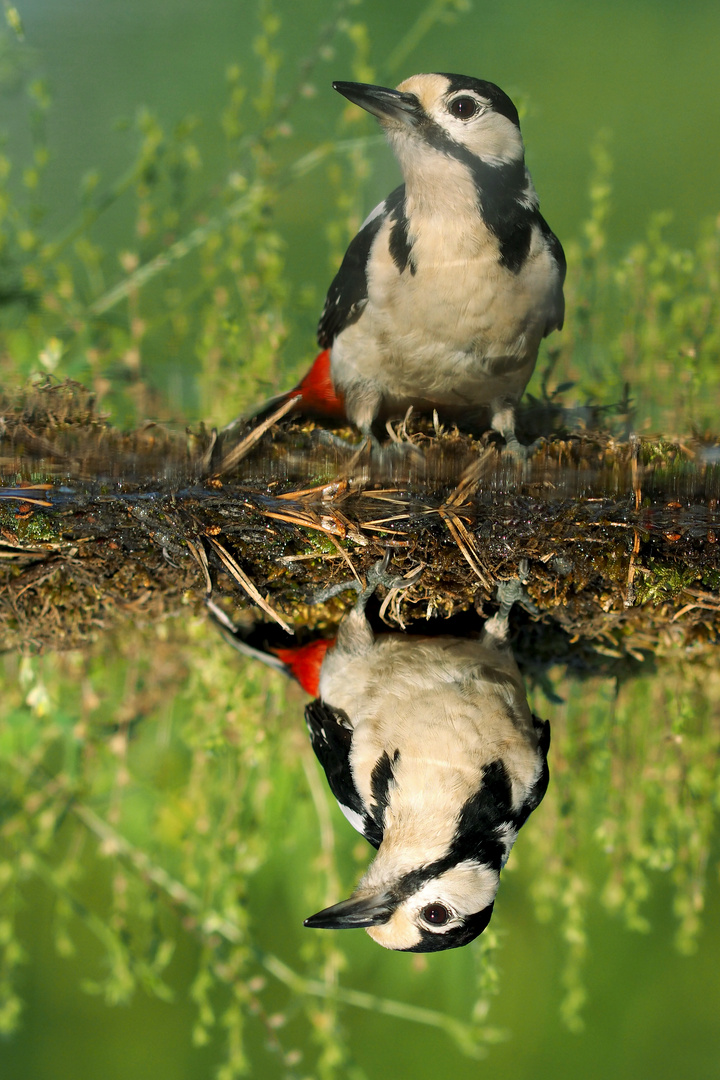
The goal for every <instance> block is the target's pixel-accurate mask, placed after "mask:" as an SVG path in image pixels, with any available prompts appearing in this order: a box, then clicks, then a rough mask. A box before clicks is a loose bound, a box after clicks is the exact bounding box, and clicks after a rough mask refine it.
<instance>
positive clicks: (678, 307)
mask: <svg viewBox="0 0 720 1080" xmlns="http://www.w3.org/2000/svg"><path fill="white" fill-rule="evenodd" d="M592 157H593V166H594V173H593V176H592V178H591V182H590V191H589V195H590V213H589V216H588V219H587V221H586V223H585V225H584V227H583V231H582V235H581V237H580V238H579V239H578V240H576V241H572V242H571V243H568V244H566V245H565V247H566V254H567V258H568V278H567V284H566V289H565V294H566V300H567V319H566V323H565V327H564V328H563V331H562V334H560V335H558V336H557V337H553V338H551V340H550V350H549V353H550V358H551V366H552V370H553V376H554V377H555V379H556V381H557V383H559V384H563V383H566V382H567V381H569V382H570V383H571V384H574V385H575V392H576V394H577V395H578V396H579V403H581V404H584V403H585V402H592V403H593V404H598V403H599V404H605V405H610V404H612V403H616V402H621V401H624V400H626V399H627V397H628V395H629V396H630V399H631V401H632V407H633V417H632V419H633V426H636V428H637V430H639V431H647V430H656V431H659V432H661V433H662V434H663V435H665V436H666V437H669V438H671V437H673V436H677V435H682V434H684V433H685V432H687V431H689V430H690V429H691V428H695V429H697V430H699V431H700V432H704V431H711V432H712V431H716V429H717V411H718V394H717V365H718V360H719V359H720V287H719V286H720V216H718V217H717V218H716V219H715V220H712V221H708V222H706V223H705V224H704V226H703V227H702V229H701V232H700V236H699V239H698V241H697V244H696V245H695V247H694V248H693V249H678V248H675V247H673V245H672V244H671V243H670V241H669V240H668V239H667V238H666V229H667V227H668V225H669V224H670V222H671V220H672V215H671V214H669V213H661V214H656V215H654V216H653V217H652V219H651V221H650V223H649V224H648V226H647V229H646V235H645V239H644V240H642V241H640V242H638V243H635V244H633V245H632V246H631V248H630V250H629V251H627V252H626V253H625V254H623V255H621V256H620V257H619V258H618V257H616V256H613V254H612V253H611V252H609V251H608V243H607V232H608V221H609V218H610V213H611V203H612V157H611V154H610V149H609V136H608V135H607V133H604V134H602V135H601V136H600V137H599V138H598V140H597V141H596V143H595V145H594V147H593V148H592ZM539 378H541V375H540V373H537V374H536V376H535V379H536V380H537V379H539ZM533 386H534V383H531V384H530V389H531V391H532V389H533ZM669 387H671V388H672V394H671V396H670V398H669V396H668V388H669ZM567 389H568V388H567V387H566V388H565V390H566V394H565V396H566V397H567Z"/></svg>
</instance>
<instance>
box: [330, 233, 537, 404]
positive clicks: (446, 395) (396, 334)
mask: <svg viewBox="0 0 720 1080" xmlns="http://www.w3.org/2000/svg"><path fill="white" fill-rule="evenodd" d="M465 220H466V219H465V218H464V216H463V215H459V216H458V217H456V216H454V215H449V216H448V215H443V216H442V217H440V216H436V215H435V216H434V215H427V214H425V215H423V216H422V218H421V220H420V222H419V224H418V226H417V228H416V229H415V231H414V232H413V231H412V229H413V225H414V221H413V218H411V234H410V236H411V240H412V249H411V260H412V262H411V263H410V264H409V265H408V266H406V267H405V269H404V270H403V271H402V273H399V272H398V267H397V265H396V264H395V262H394V261H393V259H392V257H391V254H390V250H389V236H390V230H391V228H392V222H385V223H384V224H383V226H382V229H381V230H380V232H379V233H378V236H377V239H376V242H375V244H374V246H373V252H372V259H371V262H370V266H369V277H368V300H367V305H366V306H365V308H364V310H363V313H362V316H361V317H360V319H359V320H358V321H357V322H355V323H353V324H351V325H350V326H348V327H347V328H346V329H345V330H344V331H343V332H342V333H341V334H340V335H339V336H338V337H337V339H336V341H335V343H334V345H333V350H332V374H333V381H334V382H335V384H336V385H337V386H338V387H339V388H340V389H342V390H344V391H345V392H347V391H348V389H349V388H352V386H353V384H371V385H373V386H375V387H378V388H380V391H381V393H382V395H383V397H384V399H385V401H386V403H388V404H390V403H392V404H395V403H401V404H402V403H404V402H407V403H420V404H422V403H423V402H428V403H430V404H432V405H439V406H448V407H450V408H452V407H456V408H458V409H462V408H464V407H466V406H482V405H489V404H490V403H491V402H493V401H494V400H496V399H497V398H499V397H510V398H511V399H516V398H519V397H520V396H521V394H522V391H523V390H524V388H525V385H526V384H527V381H528V379H529V377H530V375H531V373H532V369H533V366H534V363H535V359H536V356H537V350H538V346H539V343H540V340H541V339H542V337H543V335H544V333H545V332H546V327H547V324H548V321H550V318H551V312H552V309H553V307H554V305H555V304H556V303H557V293H558V289H559V281H558V273H557V268H556V266H555V264H554V261H553V260H552V257H551V255H550V253H549V251H548V250H547V245H546V243H545V241H544V239H543V237H542V236H541V234H540V231H539V229H536V230H535V231H534V234H533V240H532V245H531V250H530V253H529V257H528V259H527V260H526V263H525V264H524V266H523V267H522V269H521V270H520V271H519V273H513V272H511V271H510V270H508V269H507V268H506V267H504V266H503V265H502V264H501V262H500V260H499V249H498V244H497V241H496V239H495V238H494V237H493V236H492V235H491V234H490V233H489V231H488V230H487V229H486V227H485V226H484V224H483V223H482V219H479V218H477V219H476V223H475V227H474V229H473V230H469V231H464V229H463V222H464V221H465ZM413 267H414V272H413Z"/></svg>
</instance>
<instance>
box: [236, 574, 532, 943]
mask: <svg viewBox="0 0 720 1080" xmlns="http://www.w3.org/2000/svg"><path fill="white" fill-rule="evenodd" d="M378 582H382V583H383V584H385V585H390V586H393V585H395V586H397V585H398V584H400V583H399V582H398V580H397V579H388V578H387V576H386V575H385V568H384V565H383V566H380V565H379V566H378V568H376V570H375V573H374V574H373V575H371V576H370V579H369V583H368V587H367V588H366V589H365V590H364V591H363V592H362V593H361V594H360V596H359V598H358V602H357V604H356V605H355V607H354V608H353V609H352V610H351V611H350V612H349V613H348V614H347V615H346V616H345V617H344V618H343V620H342V622H341V624H340V627H339V630H338V634H337V638H336V639H334V640H332V641H321V642H314V643H312V644H311V645H309V646H304V647H302V648H300V649H282V650H280V649H278V650H275V654H276V658H273V660H272V661H271V662H272V663H273V664H274V665H275V666H280V667H283V668H284V669H285V670H286V671H288V672H289V673H291V674H293V675H294V676H295V677H296V678H297V679H298V681H299V682H300V683H301V684H302V685H303V687H304V688H305V689H306V690H307V691H308V692H309V693H311V694H315V695H317V697H316V699H315V700H314V701H313V702H311V703H310V704H309V705H308V706H307V708H306V711H305V717H306V721H307V725H308V729H309V732H310V738H311V741H312V746H313V749H314V751H315V753H316V755H317V757H318V760H319V761H320V764H321V765H322V767H323V769H324V770H325V775H326V777H327V780H328V784H329V786H330V790H331V791H332V793H333V795H334V796H335V798H336V799H337V802H338V804H339V806H340V809H341V810H342V812H343V813H344V815H345V817H346V818H347V819H348V820H349V821H350V823H351V825H353V826H354V828H356V829H357V830H358V831H359V832H361V833H362V834H363V836H365V838H366V839H367V840H368V841H369V842H370V843H371V844H372V845H373V847H375V848H377V855H376V856H375V859H374V860H373V862H372V863H371V865H370V868H369V869H368V871H367V873H366V874H365V876H364V877H363V878H362V880H361V881H360V883H359V884H358V886H357V888H356V889H355V891H354V893H353V894H352V896H351V897H350V899H349V900H344V901H342V902H341V903H339V904H335V905H334V906H332V907H330V908H326V909H325V910H324V911H320V912H318V913H317V914H316V915H313V916H312V917H311V918H309V919H307V920H306V921H305V925H306V926H309V927H318V928H326V929H347V928H353V927H365V928H367V932H368V933H369V935H370V936H371V937H372V938H373V939H374V940H375V941H376V942H378V943H379V944H380V945H383V946H384V947H385V948H388V949H400V950H406V951H414V952H429V951H437V950H441V949H451V948H456V947H457V946H460V945H465V944H467V943H468V942H469V941H472V939H473V938H475V937H476V936H477V935H478V934H480V933H481V932H482V931H483V930H484V929H485V927H486V926H487V924H488V922H489V921H490V916H491V914H492V910H493V904H494V901H495V894H496V892H497V889H498V884H499V878H500V870H501V868H502V867H503V866H504V865H505V862H506V860H507V858H508V855H509V852H510V849H511V847H512V845H513V843H514V841H515V838H516V836H517V834H518V830H519V829H520V827H521V826H522V825H523V823H524V822H525V821H526V820H527V818H528V816H529V814H530V813H531V812H532V810H534V809H535V807H536V806H537V805H538V804H539V802H540V801H541V799H542V798H543V795H544V794H545V790H546V788H547V784H548V775H549V774H548V766H547V751H548V746H549V742H550V726H549V724H548V723H547V722H542V721H540V720H539V719H538V718H537V717H535V716H533V715H532V713H531V712H530V709H529V707H528V704H527V699H526V696H525V690H524V687H523V683H522V678H521V676H520V673H519V671H518V668H517V666H516V664H515V661H514V659H513V656H512V653H511V651H510V648H509V645H508V640H507V635H508V615H509V612H510V608H511V607H512V603H513V601H514V600H515V599H517V598H518V596H519V592H518V583H517V582H508V583H505V584H504V585H502V586H500V588H499V598H500V601H501V603H500V608H499V611H498V612H497V613H496V614H495V615H494V616H493V617H492V618H491V619H489V620H488V621H487V622H486V623H485V625H484V627H483V631H482V634H481V636H480V638H479V639H478V640H467V639H464V638H458V637H450V636H441V637H433V638H424V637H416V636H411V635H406V634H393V633H388V634H381V635H378V636H375V635H374V634H373V631H372V629H371V627H370V624H369V622H368V620H367V618H366V615H365V605H366V603H367V600H368V598H369V596H370V595H371V593H372V592H373V590H374V588H375V586H376V585H377V584H378ZM401 583H402V584H404V585H406V584H407V582H406V581H405V580H404V579H403V580H402V582H401ZM230 640H231V641H232V637H231V638H230ZM233 643H235V642H233ZM242 651H246V650H244V649H243V650H242ZM254 655H257V656H258V657H259V658H260V659H263V656H262V654H259V653H254Z"/></svg>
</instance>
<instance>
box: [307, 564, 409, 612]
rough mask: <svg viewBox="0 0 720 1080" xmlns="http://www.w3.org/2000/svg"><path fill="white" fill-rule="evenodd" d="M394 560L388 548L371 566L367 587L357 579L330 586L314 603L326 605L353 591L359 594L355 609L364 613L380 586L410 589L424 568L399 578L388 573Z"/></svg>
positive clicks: (314, 598)
mask: <svg viewBox="0 0 720 1080" xmlns="http://www.w3.org/2000/svg"><path fill="white" fill-rule="evenodd" d="M391 559H392V551H391V550H390V548H387V549H386V551H385V554H384V555H383V557H382V559H379V560H378V561H377V562H376V563H375V565H374V566H371V567H370V569H369V570H368V573H367V580H366V583H365V585H363V584H362V582H361V581H358V580H357V579H356V578H354V579H352V580H350V581H343V582H341V583H340V584H339V585H330V586H329V587H328V588H327V589H322V590H321V591H320V592H319V593H316V594H315V596H314V597H313V602H314V603H316V604H322V603H325V601H326V600H330V599H331V598H332V597H333V596H339V595H340V593H343V592H347V590H348V589H353V590H354V591H355V592H356V593H357V603H356V605H355V607H356V608H357V610H359V611H364V610H365V606H366V604H367V602H368V600H369V599H370V597H371V596H372V595H373V593H374V592H375V590H376V589H377V587H378V585H382V586H383V587H384V588H385V589H408V588H410V586H411V585H414V584H415V582H416V581H417V580H418V578H419V577H420V575H421V573H422V567H421V566H420V567H418V568H417V570H414V571H413V573H412V574H410V576H409V577H398V576H397V575H395V574H390V573H388V567H389V565H390V560H391Z"/></svg>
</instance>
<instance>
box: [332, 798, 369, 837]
mask: <svg viewBox="0 0 720 1080" xmlns="http://www.w3.org/2000/svg"><path fill="white" fill-rule="evenodd" d="M338 806H339V807H340V809H341V810H342V812H343V814H344V815H345V817H346V818H347V820H348V821H349V822H350V824H351V825H352V827H353V829H355V831H356V832H359V833H360V834H361V835H362V836H364V835H365V831H364V829H363V823H364V818H363V816H362V814H358V812H357V810H351V809H350V807H349V806H343V804H342V803H341V802H338Z"/></svg>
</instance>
